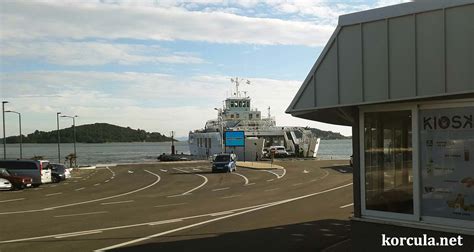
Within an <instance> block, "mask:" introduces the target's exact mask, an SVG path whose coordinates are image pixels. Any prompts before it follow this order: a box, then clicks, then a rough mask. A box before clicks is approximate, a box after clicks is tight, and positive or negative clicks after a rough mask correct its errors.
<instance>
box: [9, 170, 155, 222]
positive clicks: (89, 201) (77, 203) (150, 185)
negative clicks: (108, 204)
mask: <svg viewBox="0 0 474 252" xmlns="http://www.w3.org/2000/svg"><path fill="white" fill-rule="evenodd" d="M145 171H146V172H148V173H150V174H152V175H154V176H155V177H156V178H157V179H156V181H155V182H153V183H151V184H149V185H147V186H145V187H142V188H139V189H135V190H133V191H130V192H126V193H121V194H117V195H113V196H108V197H104V198H99V199H94V200H88V201H82V202H76V203H71V204H66V205H60V206H55V207H48V208H43V209H33V210H24V211H15V212H3V213H0V215H6V214H18V213H33V212H41V211H49V210H54V209H58V208H64V207H70V206H77V205H83V204H88V203H93V202H98V201H104V200H108V199H114V198H117V197H122V196H125V195H129V194H132V193H137V192H139V191H143V190H145V189H148V188H150V187H152V186H154V185H156V184H157V183H158V182H160V180H161V177H160V176H159V175H158V174H156V173H153V172H151V171H148V170H145Z"/></svg>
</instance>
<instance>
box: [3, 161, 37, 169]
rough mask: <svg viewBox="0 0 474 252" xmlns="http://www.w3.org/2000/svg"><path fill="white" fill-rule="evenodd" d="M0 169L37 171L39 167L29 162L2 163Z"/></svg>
mask: <svg viewBox="0 0 474 252" xmlns="http://www.w3.org/2000/svg"><path fill="white" fill-rule="evenodd" d="M0 167H2V168H7V169H18V170H36V169H38V167H37V166H36V164H35V162H28V161H0Z"/></svg>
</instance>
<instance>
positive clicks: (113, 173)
mask: <svg viewBox="0 0 474 252" xmlns="http://www.w3.org/2000/svg"><path fill="white" fill-rule="evenodd" d="M105 168H106V169H107V170H109V172H111V173H112V177H115V172H114V171H113V170H112V169H110V168H109V167H108V166H107V167H105Z"/></svg>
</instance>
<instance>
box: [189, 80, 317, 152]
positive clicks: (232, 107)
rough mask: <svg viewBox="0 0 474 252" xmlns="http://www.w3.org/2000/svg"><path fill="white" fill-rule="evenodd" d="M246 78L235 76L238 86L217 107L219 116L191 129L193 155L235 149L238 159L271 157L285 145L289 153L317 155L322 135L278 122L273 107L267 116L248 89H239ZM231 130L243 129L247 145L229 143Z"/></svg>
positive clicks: (234, 82)
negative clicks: (277, 148)
mask: <svg viewBox="0 0 474 252" xmlns="http://www.w3.org/2000/svg"><path fill="white" fill-rule="evenodd" d="M243 81H245V83H246V84H250V82H249V81H248V80H243V79H239V78H232V79H231V82H232V83H233V86H235V88H234V90H233V92H232V95H231V96H230V97H227V98H226V99H225V101H224V104H223V107H222V108H215V110H217V118H216V119H212V120H208V121H207V122H206V124H205V126H204V129H199V130H194V131H191V132H189V140H188V141H189V149H190V152H191V155H193V156H199V157H204V158H206V157H210V156H213V155H215V154H219V153H234V154H236V155H237V157H238V160H246V161H255V160H260V159H262V158H266V157H270V156H271V154H270V152H271V149H274V147H275V146H278V147H280V146H283V147H284V148H285V149H286V151H287V156H288V157H313V158H314V157H316V155H317V152H318V148H319V143H320V139H319V138H317V137H316V136H315V135H314V134H313V133H312V132H311V130H309V129H307V128H304V127H288V126H277V125H276V122H275V118H274V117H272V116H271V115H270V107H269V108H268V115H267V116H266V117H263V116H262V113H261V111H260V110H258V109H257V108H253V107H252V100H251V98H250V97H249V96H247V92H242V91H240V90H239V85H241V82H243ZM234 91H235V92H234ZM229 131H241V132H242V131H243V132H244V138H245V139H244V141H245V147H229V146H226V144H225V139H224V136H225V134H226V132H229ZM280 156H281V155H280Z"/></svg>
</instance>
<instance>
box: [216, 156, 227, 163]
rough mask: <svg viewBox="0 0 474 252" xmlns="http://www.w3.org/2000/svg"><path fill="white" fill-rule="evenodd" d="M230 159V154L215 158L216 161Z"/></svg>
mask: <svg viewBox="0 0 474 252" xmlns="http://www.w3.org/2000/svg"><path fill="white" fill-rule="evenodd" d="M229 160H230V156H228V155H221V156H217V157H216V159H214V161H215V162H228V161H229Z"/></svg>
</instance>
